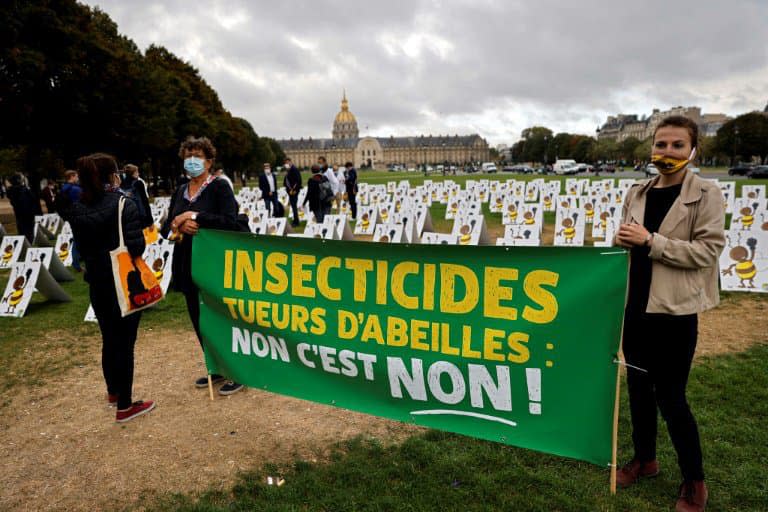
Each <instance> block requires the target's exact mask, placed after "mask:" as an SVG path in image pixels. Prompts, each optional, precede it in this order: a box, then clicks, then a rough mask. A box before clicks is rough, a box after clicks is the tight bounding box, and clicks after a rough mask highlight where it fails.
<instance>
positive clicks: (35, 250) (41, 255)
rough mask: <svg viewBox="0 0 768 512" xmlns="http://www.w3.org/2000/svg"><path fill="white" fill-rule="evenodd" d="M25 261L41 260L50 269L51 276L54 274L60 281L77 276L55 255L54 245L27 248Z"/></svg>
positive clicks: (69, 279) (70, 279)
mask: <svg viewBox="0 0 768 512" xmlns="http://www.w3.org/2000/svg"><path fill="white" fill-rule="evenodd" d="M59 236H61V235H59ZM24 261H28V262H30V263H34V262H38V261H39V262H40V263H42V264H43V266H44V267H45V268H47V269H48V272H50V273H51V276H53V278H54V279H55V280H56V281H58V282H60V283H61V282H64V281H74V280H75V276H73V275H72V273H71V272H70V271H69V270H67V269H66V267H64V264H63V263H62V262H61V259H60V258H59V257H57V256H55V254H54V251H53V247H30V248H29V249H27V254H26V256H25V257H24Z"/></svg>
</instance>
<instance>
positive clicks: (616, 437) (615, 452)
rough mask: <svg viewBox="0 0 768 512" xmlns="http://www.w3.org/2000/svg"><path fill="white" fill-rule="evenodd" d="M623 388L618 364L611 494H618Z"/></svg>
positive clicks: (614, 406) (614, 405)
mask: <svg viewBox="0 0 768 512" xmlns="http://www.w3.org/2000/svg"><path fill="white" fill-rule="evenodd" d="M620 390H621V369H620V368H619V366H618V365H616V400H615V402H614V404H613V443H612V444H613V446H612V447H611V448H612V449H611V495H615V494H616V469H617V468H616V459H617V455H618V444H619V391H620Z"/></svg>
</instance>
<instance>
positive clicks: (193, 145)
mask: <svg viewBox="0 0 768 512" xmlns="http://www.w3.org/2000/svg"><path fill="white" fill-rule="evenodd" d="M196 149H199V150H201V151H202V152H203V154H204V155H205V158H206V159H208V160H213V159H215V158H216V148H215V147H213V143H212V142H211V140H210V139H209V138H208V137H193V136H191V135H190V136H189V137H187V140H185V141H184V142H182V143H181V146H179V158H182V159H183V158H184V154H185V153H186V152H187V151H194V150H196ZM211 168H213V167H211Z"/></svg>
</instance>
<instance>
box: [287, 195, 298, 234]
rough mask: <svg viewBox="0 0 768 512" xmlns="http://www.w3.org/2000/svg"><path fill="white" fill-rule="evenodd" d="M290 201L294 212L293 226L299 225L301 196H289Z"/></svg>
mask: <svg viewBox="0 0 768 512" xmlns="http://www.w3.org/2000/svg"><path fill="white" fill-rule="evenodd" d="M288 201H289V202H290V203H291V211H292V212H293V225H294V226H298V225H299V206H298V203H299V194H294V195H290V194H288Z"/></svg>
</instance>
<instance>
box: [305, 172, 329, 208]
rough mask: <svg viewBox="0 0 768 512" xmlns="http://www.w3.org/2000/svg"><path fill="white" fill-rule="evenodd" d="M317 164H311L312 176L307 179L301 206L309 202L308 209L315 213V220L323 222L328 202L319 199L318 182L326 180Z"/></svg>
mask: <svg viewBox="0 0 768 512" xmlns="http://www.w3.org/2000/svg"><path fill="white" fill-rule="evenodd" d="M327 181H328V178H326V177H325V176H323V173H322V171H321V169H320V166H319V165H313V166H312V176H310V178H309V179H308V180H307V195H306V196H304V203H303V204H302V206H304V205H306V204H307V203H309V209H310V210H312V213H313V214H314V215H315V221H317V222H323V219H324V218H325V215H326V214H327V213H328V212H329V211H330V209H331V208H330V206H329V203H323V202H322V201H320V183H323V182H327Z"/></svg>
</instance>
